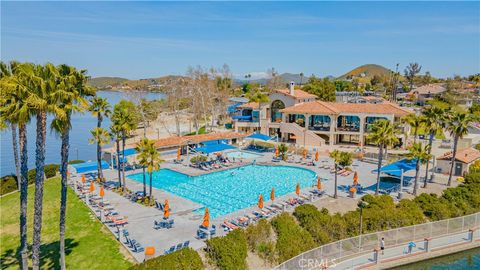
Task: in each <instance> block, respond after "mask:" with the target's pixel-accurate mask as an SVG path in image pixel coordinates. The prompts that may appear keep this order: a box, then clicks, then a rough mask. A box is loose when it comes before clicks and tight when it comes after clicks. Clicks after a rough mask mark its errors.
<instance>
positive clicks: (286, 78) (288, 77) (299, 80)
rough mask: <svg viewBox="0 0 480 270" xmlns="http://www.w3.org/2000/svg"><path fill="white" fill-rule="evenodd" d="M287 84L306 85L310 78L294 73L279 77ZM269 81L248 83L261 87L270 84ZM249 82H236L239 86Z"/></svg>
mask: <svg viewBox="0 0 480 270" xmlns="http://www.w3.org/2000/svg"><path fill="white" fill-rule="evenodd" d="M279 76H280V77H281V78H282V79H283V80H284V81H285V82H291V81H294V82H295V83H296V84H300V83H303V84H305V83H306V82H307V81H308V78H309V77H308V76H305V75H304V76H303V79H302V77H301V76H300V74H294V73H282V74H280V75H279ZM268 80H269V79H267V78H261V79H256V80H248V82H251V83H258V84H260V85H266V84H267V83H268ZM246 82H247V80H245V79H237V80H235V83H237V84H243V83H246Z"/></svg>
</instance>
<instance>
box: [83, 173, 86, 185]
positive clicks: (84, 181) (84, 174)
mask: <svg viewBox="0 0 480 270" xmlns="http://www.w3.org/2000/svg"><path fill="white" fill-rule="evenodd" d="M85 181H86V180H85V174H82V183H84V184H85Z"/></svg>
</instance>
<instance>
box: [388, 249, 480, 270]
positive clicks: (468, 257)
mask: <svg viewBox="0 0 480 270" xmlns="http://www.w3.org/2000/svg"><path fill="white" fill-rule="evenodd" d="M467 269H470V270H479V269H480V248H475V249H471V250H466V251H462V252H459V253H455V254H450V255H445V256H443V257H438V258H435V259H431V260H425V261H421V262H416V263H413V264H408V265H405V266H401V267H396V268H392V270H467Z"/></svg>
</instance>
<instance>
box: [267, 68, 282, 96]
mask: <svg viewBox="0 0 480 270" xmlns="http://www.w3.org/2000/svg"><path fill="white" fill-rule="evenodd" d="M267 74H268V77H269V80H268V82H267V85H265V88H266V89H268V90H275V89H278V88H282V87H284V86H285V85H286V84H287V82H286V81H285V80H284V79H283V78H282V77H281V76H278V71H276V70H275V68H273V67H272V68H271V69H268V70H267Z"/></svg>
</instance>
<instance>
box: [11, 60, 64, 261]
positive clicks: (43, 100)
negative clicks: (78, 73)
mask: <svg viewBox="0 0 480 270" xmlns="http://www.w3.org/2000/svg"><path fill="white" fill-rule="evenodd" d="M20 73H21V76H25V78H26V80H27V81H28V83H29V84H31V85H32V86H33V87H32V88H33V89H32V90H33V91H32V92H30V93H29V96H28V98H27V100H28V101H27V102H29V103H30V104H31V106H32V107H33V109H34V113H35V115H36V121H37V122H36V125H37V127H36V133H37V134H36V149H35V169H36V174H35V200H34V213H33V243H32V267H33V269H34V270H38V269H39V268H40V245H41V233H42V214H43V186H44V180H45V171H44V166H45V142H46V133H47V113H55V114H56V115H57V117H59V118H62V119H64V118H65V114H64V112H62V110H60V109H59V108H58V107H57V105H58V103H57V102H56V100H55V98H57V97H56V96H55V94H54V93H55V91H56V90H57V89H56V88H57V80H56V79H57V77H58V71H57V69H56V67H55V66H54V65H52V64H50V63H48V64H46V65H43V66H42V65H26V66H25V68H22V69H21V72H20Z"/></svg>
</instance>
